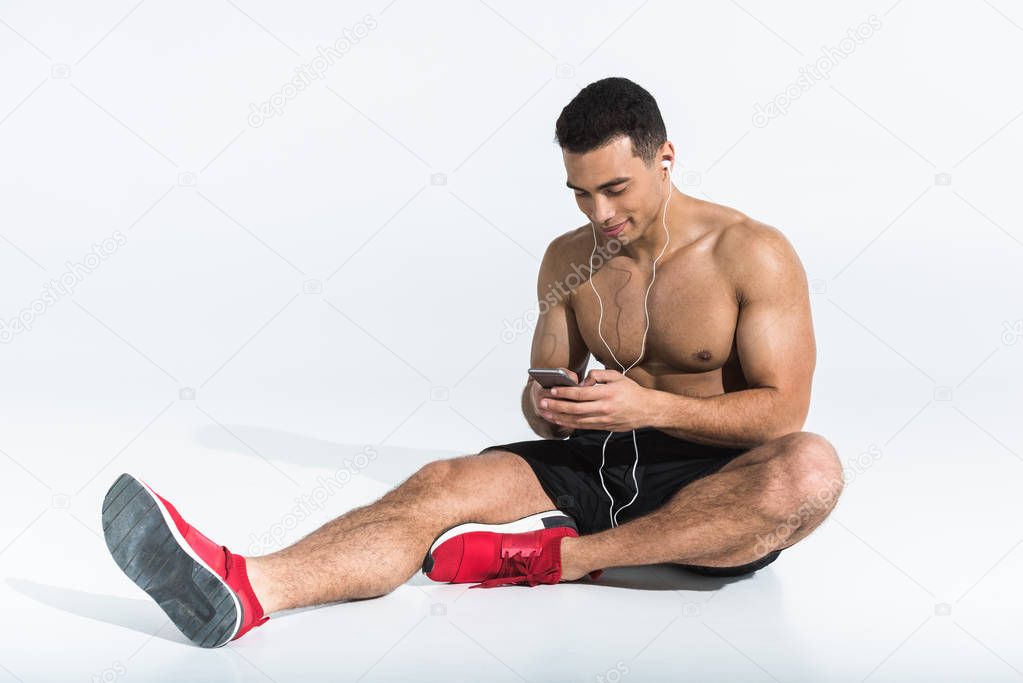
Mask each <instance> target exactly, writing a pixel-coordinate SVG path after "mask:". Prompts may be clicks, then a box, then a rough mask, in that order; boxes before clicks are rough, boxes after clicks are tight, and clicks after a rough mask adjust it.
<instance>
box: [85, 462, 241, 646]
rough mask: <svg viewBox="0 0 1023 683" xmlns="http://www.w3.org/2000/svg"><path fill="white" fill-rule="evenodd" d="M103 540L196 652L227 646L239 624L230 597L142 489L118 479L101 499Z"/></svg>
mask: <svg viewBox="0 0 1023 683" xmlns="http://www.w3.org/2000/svg"><path fill="white" fill-rule="evenodd" d="M103 536H104V538H105V539H106V542H107V548H108V549H109V550H110V555H111V556H112V557H113V558H114V562H116V563H117V566H118V567H120V568H121V571H123V572H124V573H125V575H126V576H127V577H128V578H129V579H131V580H132V581H134V582H135V584H136V585H138V587H139V588H141V589H142V590H144V591H145V592H146V593H148V594H149V597H151V598H152V599H153V600H155V601H156V603H157V604H158V605H159V606H160V607H161V608H162V609H163V611H164V612H166V613H167V616H168V617H170V620H171V621H172V622H174V625H175V626H177V627H178V629H179V630H180V631H181V632H182V633H183V634H185V636H186V637H187V638H188V639H189V640H191V641H192V642H193V643H195V644H196V645H198V646H199V647H220V646H222V645H225V644H227V643H228V642H230V640H231V639H232V638H234V635H235V634H236V633H237V632H238V628H239V627H240V626H241V621H242V609H241V604H240V603H239V602H238V597H237V596H236V595H235V594H234V591H232V590H231V588H230V587H228V585H227V584H226V583H225V582H224V580H223V579H221V578H220V576H219V575H217V573H216V572H214V571H213V570H212V569H210V567H209V566H208V565H207V564H206V563H205V562H203V560H202V558H200V557H199V556H198V555H196V554H195V552H194V551H193V550H192V548H191V547H190V546H189V545H188V543H187V542H186V541H185V539H184V538H183V537H182V536H181V534H180V532H179V531H178V528H177V526H176V525H175V524H174V521H173V519H172V518H171V516H170V513H169V512H168V511H167V509H166V508H165V507H164V506H163V504H162V503H161V502H160V500H159V499H158V498H157V497H156V495H155V494H154V493H153V491H152V490H151V489H150V488H149V487H148V486H146V485H145V484H144V483H142V482H140V481H138V480H137V479H135V478H134V477H132V476H131V475H129V474H122V475H121V476H120V477H118V478H117V481H115V482H114V485H113V486H111V487H110V490H109V491H107V495H106V497H105V498H104V499H103Z"/></svg>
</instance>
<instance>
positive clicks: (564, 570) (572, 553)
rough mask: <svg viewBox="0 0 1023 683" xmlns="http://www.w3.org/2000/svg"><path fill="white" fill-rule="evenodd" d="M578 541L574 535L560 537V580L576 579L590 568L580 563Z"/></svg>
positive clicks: (580, 555)
mask: <svg viewBox="0 0 1023 683" xmlns="http://www.w3.org/2000/svg"><path fill="white" fill-rule="evenodd" d="M579 541H580V539H579V538H578V537H576V536H565V537H564V538H562V539H561V580H562V581H576V580H578V579H581V578H583V577H584V576H586V575H587V574H589V573H590V568H589V567H587V566H585V564H583V563H582V554H581V553H580V552H579Z"/></svg>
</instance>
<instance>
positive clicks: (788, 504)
mask: <svg viewBox="0 0 1023 683" xmlns="http://www.w3.org/2000/svg"><path fill="white" fill-rule="evenodd" d="M841 490H842V465H841V462H840V461H839V459H838V456H837V455H836V453H835V450H834V448H833V447H832V446H831V444H829V443H828V442H827V441H826V440H825V439H823V438H822V437H820V436H818V435H816V434H812V433H809V432H795V433H792V434H788V435H786V436H783V437H780V438H778V439H774V440H773V441H769V442H767V443H765V444H762V445H761V446H758V447H756V448H754V449H752V450H750V451H749V452H747V453H743V454H742V455H740V456H739V457H737V458H735V459H734V460H732V461H731V462H729V463H728V465H726V466H725V467H723V468H722V469H721V470H718V471H717V472H715V473H714V474H712V475H709V476H707V477H704V478H702V479H698V480H697V481H695V482H693V483H692V484H690V485H688V486H686V487H685V488H683V489H682V490H681V491H679V492H678V493H676V494H675V495H674V496H673V497H672V498H671V499H670V500H669V501H668V502H667V503H665V504H664V505H663V506H662V507H660V508H658V509H657V510H655V511H653V512H651V513H649V514H647V515H644V516H642V517H639V518H637V519H634V520H630V521H629V522H627V523H625V524H622V525H621V526H619V527H617V528H614V529H608V530H606V531H602V532H600V533H596V534H592V535H589V536H582V537H579V538H568V539H565V540H564V541H562V545H561V553H562V563H563V566H562V576H563V577H564V578H565V580H572V579H576V578H580V577H582V576H585V575H586V573H587V572H589V571H592V570H594V569H600V568H604V567H619V566H629V565H640V564H658V563H662V562H674V563H679V564H693V565H701V566H709V567H731V566H737V565H742V564H746V563H748V562H753V561H755V560H757V559H759V558H761V557H763V556H764V555H766V554H768V553H769V552H771V551H773V550H776V549H778V548H784V547H788V546H790V545H793V544H794V543H796V542H797V541H799V540H801V539H802V538H805V537H806V536H807V535H809V533H810V532H811V531H813V529H814V528H816V527H817V526H818V525H819V524H820V523H821V522H822V521H823V520H824V519H825V518H826V517H827V515H828V514H829V513H830V512H831V510H832V509H833V508H834V505H835V503H836V502H837V499H838V496H839V494H840V493H841Z"/></svg>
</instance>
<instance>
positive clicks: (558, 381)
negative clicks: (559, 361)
mask: <svg viewBox="0 0 1023 683" xmlns="http://www.w3.org/2000/svg"><path fill="white" fill-rule="evenodd" d="M529 376H530V377H532V378H533V379H535V380H536V381H537V382H538V383H539V384H540V386H542V387H543V388H544V389H550V388H551V387H577V386H579V383H578V382H576V381H575V380H574V379H572V378H571V377H569V376H568V373H567V372H565V371H564V370H562V369H561V368H529Z"/></svg>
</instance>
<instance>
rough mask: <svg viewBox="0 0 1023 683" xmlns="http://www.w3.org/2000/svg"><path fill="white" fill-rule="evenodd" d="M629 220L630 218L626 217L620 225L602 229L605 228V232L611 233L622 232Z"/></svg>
mask: <svg viewBox="0 0 1023 683" xmlns="http://www.w3.org/2000/svg"><path fill="white" fill-rule="evenodd" d="M628 222H629V219H628V218H626V219H625V220H624V221H622V222H621V223H619V224H618V225H612V226H611V227H610V228H601V230H603V231H604V233H605V234H608V235H611V234H614V233H617V232H620V231H621V230H622V229H624V228H625V224H626V223H628Z"/></svg>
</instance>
